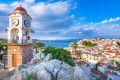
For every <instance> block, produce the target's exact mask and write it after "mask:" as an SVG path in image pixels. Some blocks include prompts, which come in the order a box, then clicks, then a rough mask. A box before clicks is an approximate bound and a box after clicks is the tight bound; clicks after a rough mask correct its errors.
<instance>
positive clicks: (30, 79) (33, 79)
mask: <svg viewBox="0 0 120 80" xmlns="http://www.w3.org/2000/svg"><path fill="white" fill-rule="evenodd" d="M25 80H36V73H31V74H27V75H26V78H25Z"/></svg>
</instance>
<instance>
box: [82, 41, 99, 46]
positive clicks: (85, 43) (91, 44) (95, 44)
mask: <svg viewBox="0 0 120 80" xmlns="http://www.w3.org/2000/svg"><path fill="white" fill-rule="evenodd" d="M82 45H84V46H87V47H94V46H97V43H92V42H90V41H88V42H87V41H83V42H82Z"/></svg>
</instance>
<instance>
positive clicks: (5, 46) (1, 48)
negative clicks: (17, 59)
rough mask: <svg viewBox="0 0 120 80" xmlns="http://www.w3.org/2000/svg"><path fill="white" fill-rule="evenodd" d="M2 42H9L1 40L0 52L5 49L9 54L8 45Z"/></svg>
mask: <svg viewBox="0 0 120 80" xmlns="http://www.w3.org/2000/svg"><path fill="white" fill-rule="evenodd" d="M2 43H7V41H6V40H2V41H0V52H1V51H3V52H5V54H7V45H2Z"/></svg>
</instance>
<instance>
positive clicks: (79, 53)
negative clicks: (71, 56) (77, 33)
mask: <svg viewBox="0 0 120 80" xmlns="http://www.w3.org/2000/svg"><path fill="white" fill-rule="evenodd" d="M76 54H77V55H79V57H80V59H81V56H82V53H81V51H79V52H76Z"/></svg>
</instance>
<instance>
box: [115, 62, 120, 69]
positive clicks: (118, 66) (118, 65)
mask: <svg viewBox="0 0 120 80" xmlns="http://www.w3.org/2000/svg"><path fill="white" fill-rule="evenodd" d="M115 63H116V64H117V69H118V71H120V63H119V62H117V61H115Z"/></svg>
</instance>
